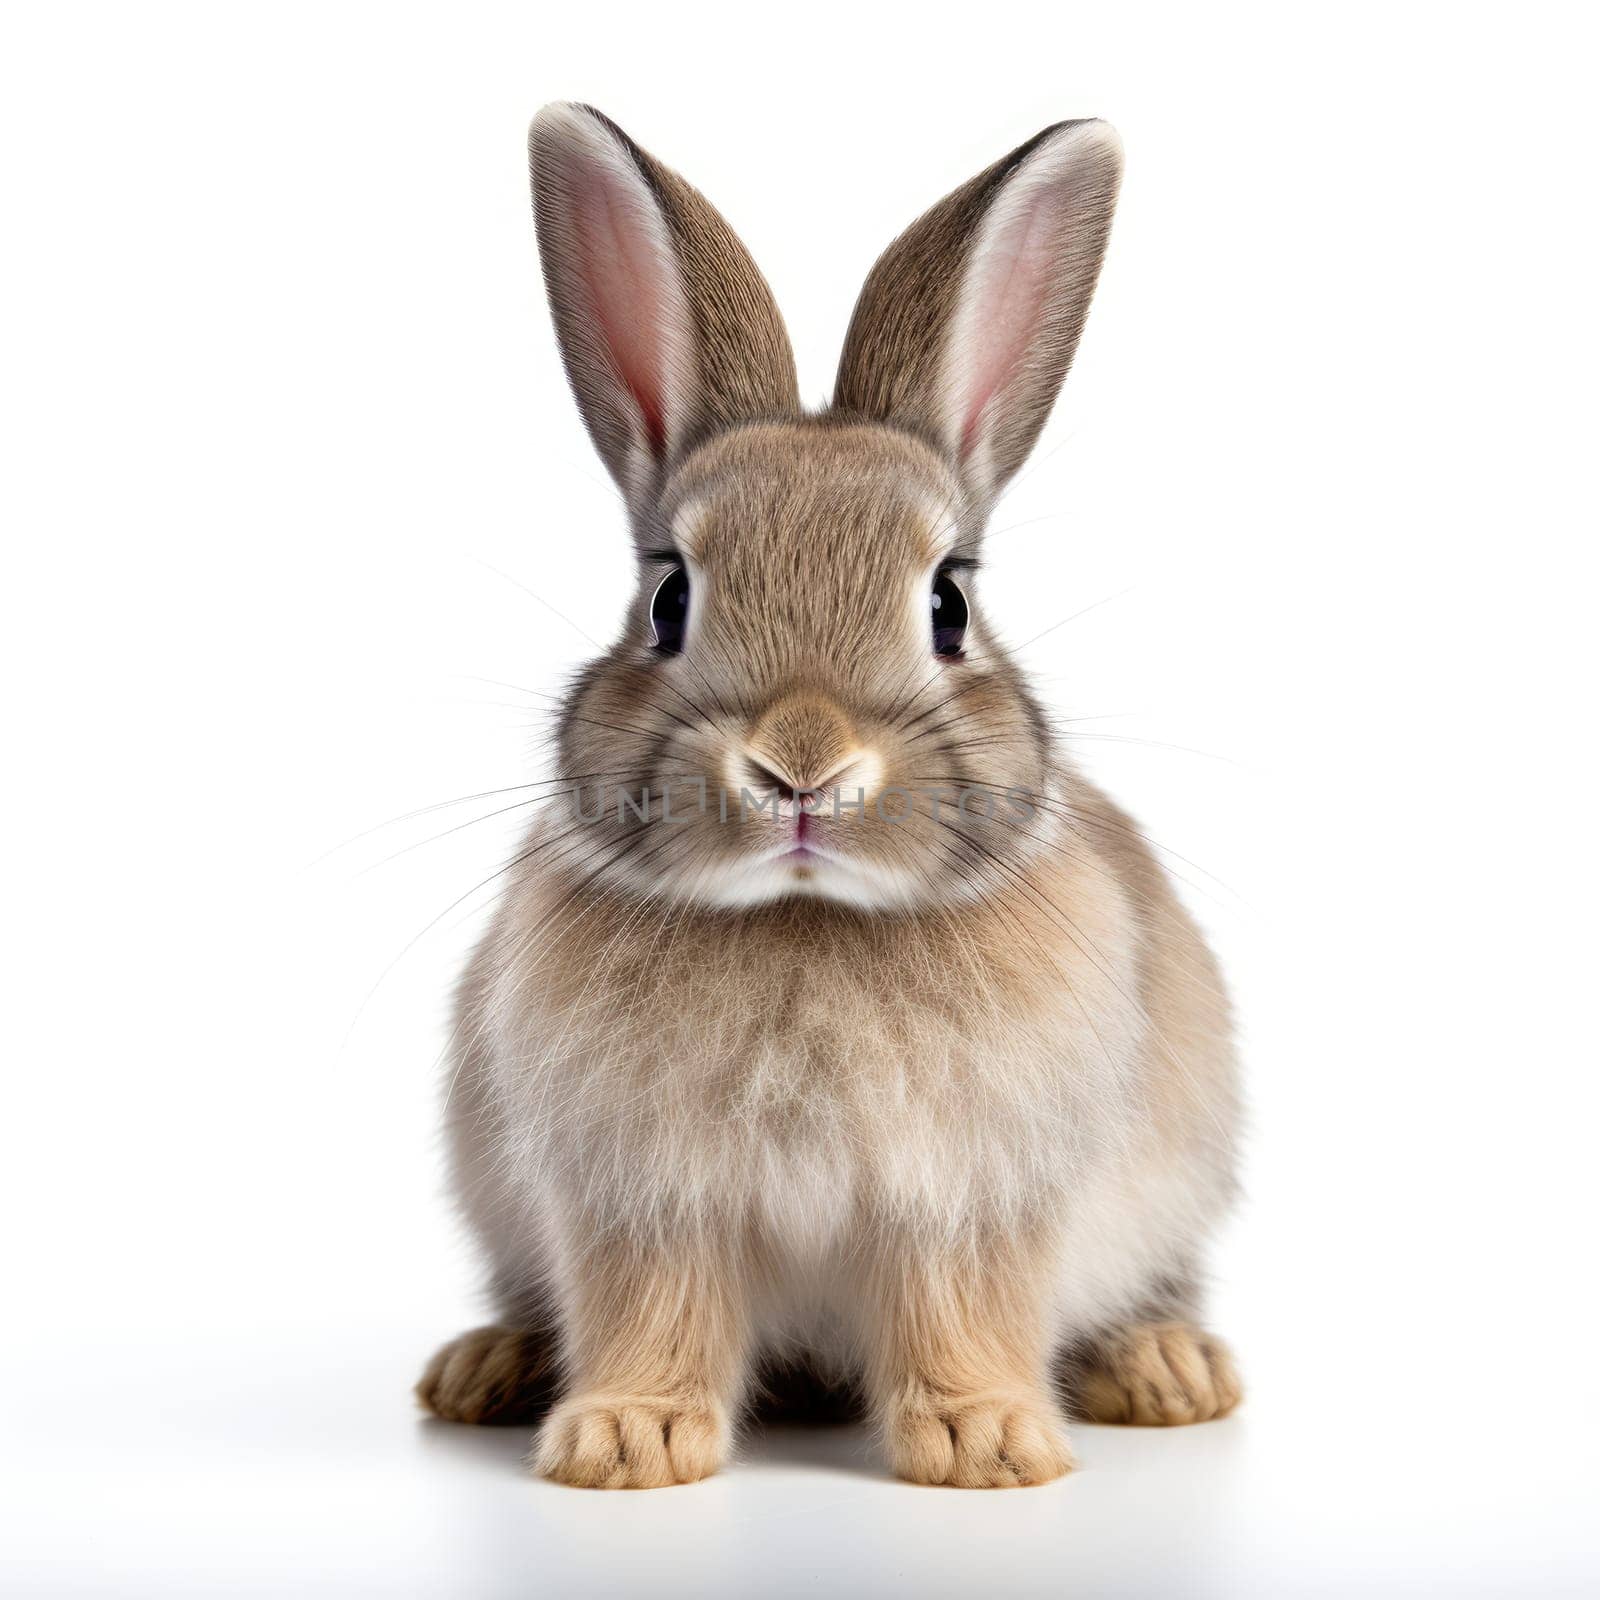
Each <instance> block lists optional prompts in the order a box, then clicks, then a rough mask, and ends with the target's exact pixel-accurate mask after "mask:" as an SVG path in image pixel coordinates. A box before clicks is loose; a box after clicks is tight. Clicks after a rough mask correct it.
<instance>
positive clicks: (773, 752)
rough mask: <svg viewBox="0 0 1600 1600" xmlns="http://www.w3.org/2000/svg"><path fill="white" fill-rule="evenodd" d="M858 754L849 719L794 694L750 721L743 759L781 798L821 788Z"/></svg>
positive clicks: (824, 702) (825, 702) (818, 698)
mask: <svg viewBox="0 0 1600 1600" xmlns="http://www.w3.org/2000/svg"><path fill="white" fill-rule="evenodd" d="M859 754H860V743H859V740H858V739H857V737H856V731H855V729H854V727H852V726H851V723H850V719H849V718H848V717H847V716H846V715H845V714H844V712H843V711H842V710H840V708H839V707H838V706H837V705H835V704H834V703H833V701H831V700H829V699H827V698H826V697H824V696H822V695H818V694H811V693H797V694H788V695H785V696H783V698H782V699H780V700H776V701H774V702H773V703H772V704H771V705H770V706H768V707H767V709H766V710H765V711H764V712H763V713H762V714H761V716H760V717H759V718H757V720H756V724H755V726H754V727H753V728H752V729H751V730H750V736H749V738H748V739H747V740H746V741H745V747H744V751H743V755H744V757H745V759H746V760H747V761H748V762H750V764H751V765H752V767H753V768H754V769H755V771H756V773H757V781H758V782H760V783H761V784H762V785H763V786H769V785H770V786H775V787H776V788H777V789H778V791H779V793H780V794H781V795H782V797H783V798H784V799H792V798H793V796H794V795H795V794H796V793H797V792H799V791H801V790H810V789H823V788H826V787H827V786H828V784H829V783H830V782H832V781H833V779H835V778H836V777H837V776H838V775H839V774H840V773H841V772H842V771H843V770H844V769H845V768H847V767H849V766H850V765H851V764H852V763H853V762H854V761H855V760H856V758H857V757H858V756H859Z"/></svg>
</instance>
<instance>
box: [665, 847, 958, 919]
mask: <svg viewBox="0 0 1600 1600" xmlns="http://www.w3.org/2000/svg"><path fill="white" fill-rule="evenodd" d="M669 887H670V888H671V889H672V891H674V892H675V893H679V894H682V895H683V896H684V897H685V898H686V899H692V900H696V901H698V902H699V903H700V904H701V905H709V906H720V907H724V908H726V909H729V910H733V909H737V908H740V907H746V906H759V905H767V904H769V903H770V902H772V901H775V900H782V899H785V898H787V897H790V896H804V897H807V898H810V899H817V900H832V901H834V902H836V903H837V904H839V905H847V906H854V907H856V908H857V909H858V910H861V911H904V910H909V909H911V908H912V907H915V906H918V905H921V904H922V903H923V902H924V901H925V900H926V898H927V893H926V890H925V889H924V887H923V886H922V884H921V883H920V882H919V880H917V879H915V878H913V877H912V876H910V875H909V874H907V873H902V872H893V871H890V870H889V869H887V868H884V867H878V866H873V865H871V864H869V863H859V864H858V863H855V862H848V863H847V862H840V861H829V860H823V859H817V860H814V861H811V862H808V863H807V865H806V866H805V868H804V869H803V870H796V868H795V867H794V866H793V865H792V864H790V863H787V862H784V861H781V860H760V859H757V860H749V861H729V862H724V863H718V864H717V865H715V866H711V867H705V868H702V869H701V870H700V871H698V872H695V873H692V874H684V875H682V876H678V875H674V881H673V882H672V883H671V884H670V886H669Z"/></svg>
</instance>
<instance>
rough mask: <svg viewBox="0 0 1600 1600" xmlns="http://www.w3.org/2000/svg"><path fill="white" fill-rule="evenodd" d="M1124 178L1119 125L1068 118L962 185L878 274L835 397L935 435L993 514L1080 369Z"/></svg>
mask: <svg viewBox="0 0 1600 1600" xmlns="http://www.w3.org/2000/svg"><path fill="white" fill-rule="evenodd" d="M1121 175H1122V146H1121V143H1120V142H1119V140H1118V139H1117V135H1116V133H1115V131H1114V130H1113V129H1112V128H1111V127H1110V125H1109V124H1107V123H1104V122H1098V121H1087V122H1062V123H1058V124H1056V126H1054V127H1052V128H1046V129H1045V130H1044V132H1043V133H1040V134H1038V135H1037V136H1036V137H1034V138H1033V139H1030V140H1029V141H1028V142H1027V144H1025V145H1023V146H1022V147H1021V148H1020V149H1018V150H1014V151H1013V152H1012V153H1011V154H1010V155H1009V156H1007V157H1006V158H1005V159H1004V160H1003V161H998V162H996V163H995V165H994V166H992V167H990V168H989V169H988V170H987V171H986V172H981V173H979V175H978V176H977V177H976V178H974V179H973V180H972V181H971V182H970V183H968V184H966V185H964V186H963V187H962V188H960V189H957V190H956V191H955V193H954V194H951V195H948V196H946V198H945V199H943V200H942V201H940V202H939V204H938V205H936V206H935V207H934V208H933V209H932V210H931V211H929V212H927V213H926V214H925V215H924V216H923V217H921V218H920V219H919V220H918V221H916V222H914V223H913V224H912V225H911V227H910V228H908V229H907V230H906V231H905V232H904V233H903V234H901V236H900V237H899V238H898V239H896V240H895V242H894V243H893V244H892V245H890V246H889V248H888V249H887V250H886V251H885V252H884V254H883V255H882V257H880V259H879V261H878V264H877V265H876V266H875V267H874V268H873V269H872V271H871V273H870V274H869V275H868V278H867V282H866V286H865V287H864V288H863V289H862V291H861V298H860V299H859V300H858V301H857V302H856V309H855V315H854V316H853V317H852V318H851V321H850V331H849V333H848V334H847V335H846V337H845V344H844V354H843V355H842V357H841V358H840V362H839V376H838V381H837V384H836V385H835V389H834V406H835V407H836V408H837V409H838V410H839V411H842V412H848V413H852V414H855V415H858V416H865V417H870V418H873V419H874V420H877V421H880V422H888V423H892V424H894V425H896V426H900V427H905V428H909V429H910V430H912V431H913V432H916V433H919V434H921V435H922V436H923V437H925V438H927V439H929V440H930V441H931V442H932V443H933V444H935V445H936V446H938V447H939V448H940V449H941V450H942V451H943V452H944V453H945V454H946V455H947V456H948V457H949V459H950V460H951V461H952V462H953V463H954V464H955V465H956V466H957V468H958V470H959V471H960V472H961V475H962V477H963V479H964V480H965V482H966V484H967V486H968V489H969V492H970V493H971V494H972V496H973V498H974V501H975V503H976V504H977V506H978V507H979V508H980V509H983V510H986V509H987V508H988V507H989V506H990V505H991V504H992V503H993V500H994V497H995V495H996V494H997V493H998V491H999V490H1000V488H1001V487H1002V486H1003V485H1004V483H1005V482H1006V480H1007V479H1008V478H1009V477H1010V476H1011V475H1012V473H1014V472H1015V471H1016V470H1017V468H1018V467H1020V466H1021V465H1022V463H1023V461H1024V460H1026V458H1027V455H1028V452H1029V451H1030V450H1031V449H1032V448H1033V445H1034V441H1035V440H1036V439H1037V438H1038V437H1039V431H1040V429H1041V428H1043V427H1044V423H1045V418H1046V417H1048V416H1049V414H1050V407H1051V406H1052V405H1053V404H1054V403H1055V398H1056V394H1057V392H1058V391H1059V390H1060V388H1061V381H1062V379H1063V378H1065V377H1066V374H1067V367H1068V366H1069V365H1070V364H1071V361H1072V355H1073V352H1074V350H1076V348H1077V345H1078V336H1079V334H1080V333H1081V332H1082V331H1083V323H1084V318H1085V316H1086V315H1087V314H1088V310H1089V301H1090V298H1091V296H1092V295H1093V294H1094V285H1095V279H1096V278H1097V277H1098V276H1099V272H1100V262H1101V259H1102V257H1103V256H1104V255H1105V248H1106V240H1107V237H1108V236H1109V234H1110V231H1111V213H1112V211H1113V209H1114V208H1115V205H1116V199H1117V184H1118V181H1119V179H1120V178H1121Z"/></svg>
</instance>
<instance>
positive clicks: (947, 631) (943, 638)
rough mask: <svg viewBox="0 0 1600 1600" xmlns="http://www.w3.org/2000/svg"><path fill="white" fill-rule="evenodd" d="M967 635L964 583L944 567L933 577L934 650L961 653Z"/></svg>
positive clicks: (943, 654) (936, 651)
mask: <svg viewBox="0 0 1600 1600" xmlns="http://www.w3.org/2000/svg"><path fill="white" fill-rule="evenodd" d="M966 637H967V597H966V596H965V595H964V594H962V592H961V585H960V584H958V583H957V582H956V580H955V579H954V578H952V577H951V576H950V573H949V571H948V569H944V568H941V569H940V571H938V572H937V573H935V574H934V579H933V653H934V654H935V655H936V656H958V655H960V654H961V644H962V641H963V640H964V639H965V638H966Z"/></svg>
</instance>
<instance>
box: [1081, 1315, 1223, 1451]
mask: <svg viewBox="0 0 1600 1600" xmlns="http://www.w3.org/2000/svg"><path fill="white" fill-rule="evenodd" d="M1075 1388H1076V1391H1077V1392H1076V1396H1075V1399H1076V1403H1077V1410H1078V1411H1079V1412H1081V1413H1082V1415H1083V1416H1084V1417H1086V1418H1087V1419H1088V1420H1089V1421H1090V1422H1123V1423H1134V1424H1141V1425H1143V1426H1146V1427H1175V1426H1178V1425H1180V1424H1182V1423H1186V1422H1210V1421H1211V1420H1212V1418H1214V1417H1225V1416H1227V1414H1228V1413H1229V1412H1230V1411H1232V1410H1233V1408H1234V1407H1235V1406H1236V1405H1238V1403H1239V1401H1240V1399H1241V1397H1242V1396H1243V1393H1244V1391H1243V1389H1242V1388H1241V1387H1240V1384H1239V1375H1238V1373H1237V1372H1235V1371H1234V1366H1233V1357H1232V1356H1231V1355H1230V1354H1229V1352H1228V1347H1227V1346H1226V1345H1225V1344H1224V1343H1223V1342H1222V1341H1221V1340H1220V1339H1218V1338H1217V1337H1215V1335H1213V1334H1209V1333H1206V1332H1205V1331H1204V1330H1203V1329H1200V1328H1196V1327H1193V1326H1192V1325H1191V1324H1189V1323H1187V1322H1150V1323H1141V1324H1138V1325H1136V1326H1134V1327H1131V1328H1123V1329H1121V1330H1119V1331H1118V1332H1117V1333H1115V1334H1112V1335H1110V1336H1109V1337H1108V1338H1106V1339H1105V1340H1103V1341H1102V1342H1101V1343H1100V1344H1099V1345H1098V1346H1097V1347H1096V1348H1095V1349H1094V1351H1093V1352H1092V1353H1091V1354H1090V1356H1089V1357H1088V1359H1087V1360H1086V1361H1085V1362H1084V1364H1083V1368H1082V1372H1081V1376H1080V1377H1079V1378H1078V1381H1077V1383H1076V1385H1075Z"/></svg>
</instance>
